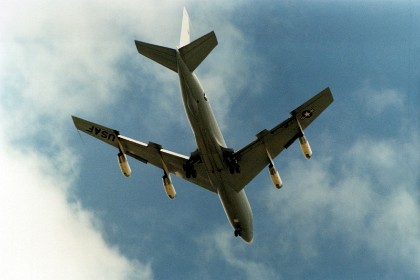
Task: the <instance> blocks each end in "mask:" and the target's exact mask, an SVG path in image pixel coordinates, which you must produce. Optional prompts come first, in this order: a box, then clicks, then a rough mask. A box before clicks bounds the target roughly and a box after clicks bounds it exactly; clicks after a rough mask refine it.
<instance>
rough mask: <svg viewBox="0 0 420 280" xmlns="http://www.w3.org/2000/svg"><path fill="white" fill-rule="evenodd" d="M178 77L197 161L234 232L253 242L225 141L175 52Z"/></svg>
mask: <svg viewBox="0 0 420 280" xmlns="http://www.w3.org/2000/svg"><path fill="white" fill-rule="evenodd" d="M177 61H178V75H179V80H180V86H181V93H182V99H183V103H184V107H185V111H186V114H187V117H188V120H189V122H190V125H191V128H192V130H193V133H194V136H195V139H196V142H197V147H198V153H199V156H200V160H201V161H202V162H203V163H204V165H205V167H206V170H207V174H208V177H209V180H210V181H211V183H212V185H213V186H214V188H215V189H217V194H218V196H219V198H220V201H221V203H222V205H223V208H224V210H225V212H226V215H227V217H228V219H229V222H230V223H231V225H232V226H233V228H234V229H235V231H237V233H238V234H239V235H240V236H241V237H242V238H243V239H244V240H245V241H247V242H251V241H252V239H253V219H252V211H251V206H250V204H249V201H248V198H247V196H246V194H245V191H244V190H241V191H239V192H237V191H235V190H234V188H233V187H232V184H233V182H232V176H231V172H230V171H229V164H228V162H227V161H226V155H225V153H226V150H227V146H226V142H225V140H224V138H223V135H222V132H221V131H220V128H219V126H218V124H217V121H216V118H215V116H214V114H213V110H212V109H211V106H210V103H209V102H208V99H207V96H206V94H205V91H204V90H203V88H202V86H201V84H200V82H199V80H198V79H197V77H196V75H195V74H194V73H192V72H191V71H190V70H189V69H188V67H187V66H186V65H185V63H184V61H183V60H182V57H181V55H180V54H179V52H177Z"/></svg>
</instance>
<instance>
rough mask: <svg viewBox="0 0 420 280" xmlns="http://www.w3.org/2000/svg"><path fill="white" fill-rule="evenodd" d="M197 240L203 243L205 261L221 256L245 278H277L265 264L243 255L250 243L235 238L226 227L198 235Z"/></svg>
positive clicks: (218, 258)
mask: <svg viewBox="0 0 420 280" xmlns="http://www.w3.org/2000/svg"><path fill="white" fill-rule="evenodd" d="M233 241H235V242H233ZM236 241H238V242H241V243H238V242H236ZM197 242H198V243H199V244H204V245H205V246H204V248H203V249H204V251H203V255H204V256H203V258H207V260H206V261H207V262H211V260H212V259H214V258H217V260H220V258H221V259H222V260H223V262H226V263H227V264H229V265H230V266H231V267H232V268H234V269H236V270H237V271H238V272H237V274H242V273H243V274H244V275H245V279H279V275H278V274H277V273H276V272H275V271H274V270H273V269H271V268H270V266H268V265H267V264H264V263H262V262H259V261H254V260H250V259H247V258H246V257H243V256H244V255H246V254H245V252H246V251H247V250H249V249H250V248H249V246H252V245H249V244H245V243H244V242H242V241H241V240H235V239H234V237H233V234H232V232H231V231H228V230H227V229H226V228H223V229H216V230H215V231H214V232H211V233H210V234H208V235H203V236H200V237H199V238H197ZM240 278H242V277H240Z"/></svg>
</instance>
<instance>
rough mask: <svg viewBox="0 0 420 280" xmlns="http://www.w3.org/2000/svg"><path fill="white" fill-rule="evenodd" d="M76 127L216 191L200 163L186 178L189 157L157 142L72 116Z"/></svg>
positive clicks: (127, 152) (142, 160) (143, 159)
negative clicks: (167, 148) (146, 141)
mask: <svg viewBox="0 0 420 280" xmlns="http://www.w3.org/2000/svg"><path fill="white" fill-rule="evenodd" d="M72 118H73V122H74V124H75V126H76V128H77V129H78V130H80V131H83V132H84V133H86V134H89V135H91V136H93V137H95V138H97V139H99V140H101V141H103V142H105V143H107V144H110V145H111V146H114V147H115V148H117V149H119V145H121V147H122V149H123V150H124V152H125V153H126V154H127V155H129V156H131V157H132V158H135V159H137V160H139V161H141V162H143V163H150V164H152V165H154V166H156V167H158V168H161V169H163V162H164V163H165V165H166V167H167V168H168V171H169V172H170V173H173V174H174V175H176V176H177V177H180V178H182V179H185V180H187V181H190V182H191V183H194V184H196V185H199V186H201V187H203V188H205V189H207V190H209V191H212V192H216V189H215V188H214V187H213V186H212V184H211V182H210V180H209V178H208V176H207V171H206V169H205V167H204V164H202V163H196V164H194V168H195V170H196V171H197V177H196V178H187V177H186V176H185V171H184V169H183V165H184V163H186V162H187V161H188V159H189V157H187V156H184V155H181V154H177V153H174V152H171V151H168V150H165V149H163V148H162V146H160V145H159V144H156V143H152V142H149V144H146V143H143V142H140V141H136V140H134V139H131V138H128V137H126V136H122V135H120V133H119V132H118V131H117V130H114V129H110V128H107V127H105V126H102V125H99V124H96V123H93V122H90V121H87V120H84V119H81V118H78V117H75V116H72Z"/></svg>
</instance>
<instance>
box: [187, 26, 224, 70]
mask: <svg viewBox="0 0 420 280" xmlns="http://www.w3.org/2000/svg"><path fill="white" fill-rule="evenodd" d="M216 46H217V38H216V34H215V33H214V31H212V32H210V33H208V34H206V35H204V36H202V37H200V38H198V39H197V40H195V41H193V42H191V43H189V44H188V45H186V46H184V47H182V48H180V49H179V52H180V54H181V57H182V59H183V60H184V62H185V64H186V65H187V67H188V69H190V71H191V72H193V71H194V70H195V69H196V68H197V67H198V65H200V63H201V62H203V60H204V59H205V58H206V57H207V56H208V55H209V53H210V52H211V51H212V50H213V49H214V48H215V47H216Z"/></svg>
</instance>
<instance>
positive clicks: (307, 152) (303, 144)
mask: <svg viewBox="0 0 420 280" xmlns="http://www.w3.org/2000/svg"><path fill="white" fill-rule="evenodd" d="M299 142H300V148H301V149H302V153H303V155H304V156H305V157H306V158H310V157H311V156H312V150H311V146H310V145H309V142H308V140H306V137H305V136H301V137H299Z"/></svg>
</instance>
